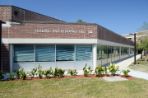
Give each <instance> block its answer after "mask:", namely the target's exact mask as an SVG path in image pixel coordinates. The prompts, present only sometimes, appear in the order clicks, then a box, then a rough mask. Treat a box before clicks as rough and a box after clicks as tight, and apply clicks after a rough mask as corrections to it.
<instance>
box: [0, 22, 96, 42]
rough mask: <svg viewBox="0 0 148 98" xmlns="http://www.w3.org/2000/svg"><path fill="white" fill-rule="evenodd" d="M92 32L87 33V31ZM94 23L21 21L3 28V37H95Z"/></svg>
mask: <svg viewBox="0 0 148 98" xmlns="http://www.w3.org/2000/svg"><path fill="white" fill-rule="evenodd" d="M37 29H44V30H45V29H50V30H76V31H83V32H84V33H83V32H82V33H80V32H74V33H73V32H58V31H57V32H36V30H37ZM90 31H91V32H92V33H89V32H90ZM96 36H97V26H96V25H80V24H79V25H78V24H77V25H76V24H38V23H23V24H21V25H13V26H12V27H10V28H4V29H3V34H2V37H3V38H8V37H9V38H74V39H90V38H91V39H92V38H93V39H96Z"/></svg>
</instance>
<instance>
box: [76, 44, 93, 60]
mask: <svg viewBox="0 0 148 98" xmlns="http://www.w3.org/2000/svg"><path fill="white" fill-rule="evenodd" d="M91 59H92V46H91V45H77V46H76V60H77V61H82V60H91Z"/></svg>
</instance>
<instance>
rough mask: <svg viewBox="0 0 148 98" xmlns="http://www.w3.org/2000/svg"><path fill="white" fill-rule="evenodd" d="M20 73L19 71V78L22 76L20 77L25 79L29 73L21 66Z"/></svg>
mask: <svg viewBox="0 0 148 98" xmlns="http://www.w3.org/2000/svg"><path fill="white" fill-rule="evenodd" d="M18 73H19V78H20V79H23V80H25V79H26V77H27V75H26V73H25V71H24V69H23V68H20V69H19V70H18Z"/></svg>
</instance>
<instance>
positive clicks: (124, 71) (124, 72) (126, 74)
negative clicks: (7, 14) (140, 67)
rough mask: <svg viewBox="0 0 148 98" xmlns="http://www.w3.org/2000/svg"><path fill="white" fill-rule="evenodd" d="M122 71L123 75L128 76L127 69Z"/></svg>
mask: <svg viewBox="0 0 148 98" xmlns="http://www.w3.org/2000/svg"><path fill="white" fill-rule="evenodd" d="M122 72H123V75H124V76H125V77H128V76H129V72H130V70H129V69H127V70H123V71H122Z"/></svg>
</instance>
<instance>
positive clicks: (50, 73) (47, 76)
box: [44, 67, 54, 78]
mask: <svg viewBox="0 0 148 98" xmlns="http://www.w3.org/2000/svg"><path fill="white" fill-rule="evenodd" d="M53 74H54V72H53V69H52V68H51V67H50V69H48V70H45V71H44V75H45V77H46V78H50V77H51V76H53Z"/></svg>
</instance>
